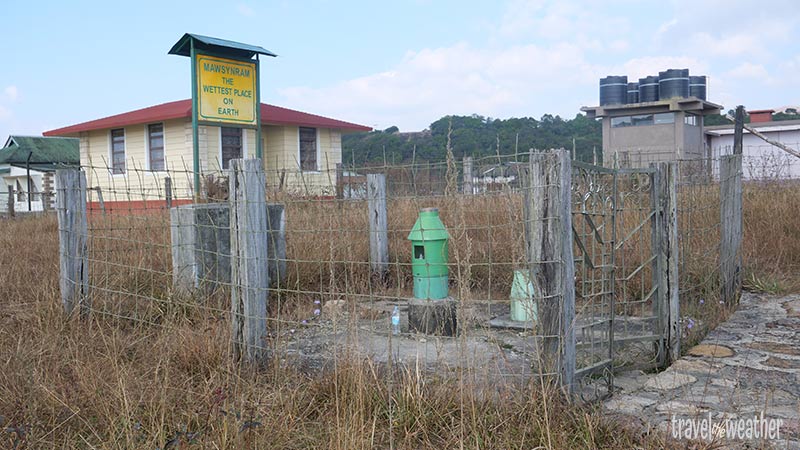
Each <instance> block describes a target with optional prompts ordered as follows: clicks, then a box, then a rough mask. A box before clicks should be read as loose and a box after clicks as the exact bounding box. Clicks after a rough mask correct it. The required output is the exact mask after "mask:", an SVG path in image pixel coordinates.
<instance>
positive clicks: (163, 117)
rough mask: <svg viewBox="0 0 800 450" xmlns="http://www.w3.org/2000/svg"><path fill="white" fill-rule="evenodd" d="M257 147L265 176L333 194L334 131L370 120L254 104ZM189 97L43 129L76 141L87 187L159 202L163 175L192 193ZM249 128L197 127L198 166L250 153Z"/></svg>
mask: <svg viewBox="0 0 800 450" xmlns="http://www.w3.org/2000/svg"><path fill="white" fill-rule="evenodd" d="M260 107H261V122H262V128H261V129H262V152H263V163H264V169H265V171H266V173H267V179H268V182H269V183H271V184H274V185H277V184H281V185H282V187H283V188H284V189H286V190H289V191H297V192H298V193H302V194H305V195H333V194H334V190H335V186H336V171H335V168H336V165H337V164H338V163H341V160H342V134H343V133H350V132H359V131H370V130H371V128H370V127H366V126H363V125H358V124H354V123H350V122H345V121H341V120H336V119H331V118H327V117H322V116H318V115H314V114H308V113H304V112H300V111H294V110H291V109H287V108H281V107H278V106H273V105H268V104H264V103H262V104H261V105H260ZM191 110H192V102H191V100H188V99H187V100H179V101H175V102H170V103H164V104H161V105H156V106H151V107H148V108H143V109H139V110H135V111H130V112H126V113H122V114H117V115H114V116H110V117H105V118H102V119H97V120H92V121H89V122H83V123H79V124H76V125H71V126H68V127H64V128H59V129H56V130H50V131H47V132H45V133H44V135H45V136H67V137H75V138H78V139H79V141H80V164H81V166H82V167H83V168H84V170H86V176H87V183H88V186H89V187H99V188H100V189H101V190H102V191H103V192H105V193H106V194H105V196H104V200H105V204H106V206H107V207H111V208H113V205H114V203H115V202H125V203H127V204H130V202H131V201H151V202H154V203H155V202H158V201H160V200H161V201H163V199H164V194H163V185H164V181H163V180H164V178H165V177H167V176H169V177H170V178H171V181H172V186H173V196H174V198H176V199H190V198H192V197H193V192H192V189H193V182H192V179H193V174H192V168H193V155H192V153H193V152H192V120H191ZM255 140H256V133H255V130H250V129H242V128H228V127H216V126H200V128H199V146H200V170H201V172H202V174H203V176H204V177H205V176H206V175H223V174H224V171H225V170H226V169H227V168H228V161H230V160H231V159H234V158H251V157H254V155H255V149H256V142H255Z"/></svg>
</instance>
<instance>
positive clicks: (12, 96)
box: [3, 85, 19, 102]
mask: <svg viewBox="0 0 800 450" xmlns="http://www.w3.org/2000/svg"><path fill="white" fill-rule="evenodd" d="M3 92H4V93H5V94H6V97H8V99H9V100H11V101H12V102H13V101H16V100H17V98H18V97H19V89H17V87H16V86H14V85H11V86H6V88H5V89H4V90H3Z"/></svg>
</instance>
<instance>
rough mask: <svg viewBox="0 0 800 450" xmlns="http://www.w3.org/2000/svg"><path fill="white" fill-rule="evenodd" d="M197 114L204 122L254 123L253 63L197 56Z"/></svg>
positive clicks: (254, 87) (254, 89) (254, 91)
mask: <svg viewBox="0 0 800 450" xmlns="http://www.w3.org/2000/svg"><path fill="white" fill-rule="evenodd" d="M197 91H198V112H199V114H198V116H197V119H198V120H200V121H205V122H217V123H228V124H238V125H252V126H256V125H257V123H256V117H257V115H256V107H257V106H258V101H257V99H256V64H255V62H245V61H237V60H235V59H227V58H218V57H216V56H209V55H197Z"/></svg>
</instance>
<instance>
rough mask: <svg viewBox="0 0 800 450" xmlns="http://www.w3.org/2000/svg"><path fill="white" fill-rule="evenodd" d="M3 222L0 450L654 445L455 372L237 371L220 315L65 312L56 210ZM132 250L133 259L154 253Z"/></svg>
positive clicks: (542, 398) (540, 398)
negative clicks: (84, 318) (482, 387)
mask: <svg viewBox="0 0 800 450" xmlns="http://www.w3.org/2000/svg"><path fill="white" fill-rule="evenodd" d="M0 228H1V229H2V232H1V233H0V248H3V251H4V252H5V253H4V256H5V258H6V260H13V262H14V263H13V265H10V266H7V269H6V270H4V271H2V272H0V285H2V286H3V287H4V296H3V301H2V303H1V304H0V324H2V325H1V326H0V359H1V360H2V362H3V363H2V366H0V367H1V368H0V417H2V418H1V419H0V420H2V422H3V428H2V432H0V446H2V447H4V448H15V447H16V448H65V449H71V448H74V449H78V448H227V449H234V448H298V449H299V448H340V449H345V448H347V449H352V448H388V447H389V446H390V445H393V446H394V447H395V448H454V447H459V446H464V447H470V448H533V447H537V446H546V447H548V448H631V447H634V446H643V447H647V448H659V447H661V445H662V442H661V441H660V440H658V437H653V436H650V437H642V436H641V435H640V434H639V433H638V432H637V431H636V430H628V429H626V428H624V427H621V424H620V423H617V422H615V421H613V420H611V419H608V418H604V417H603V416H602V415H601V414H599V413H598V412H597V411H595V410H594V409H592V408H588V407H579V406H574V405H568V404H566V403H564V402H563V401H561V400H560V396H559V395H558V394H557V393H554V392H549V391H548V390H547V389H544V388H542V387H541V386H537V385H535V384H534V385H530V386H526V387H523V388H510V387H509V388H497V389H495V390H493V391H492V395H486V393H485V392H484V393H483V394H480V393H478V392H476V391H473V389H472V388H471V387H470V386H467V385H464V384H463V382H462V383H459V381H458V380H452V379H449V380H445V379H427V380H423V379H422V378H420V377H418V376H417V375H415V374H414V373H413V372H408V371H402V370H400V371H395V372H394V376H392V377H389V376H387V372H386V370H385V369H384V368H383V367H375V366H374V365H371V364H369V363H363V362H362V363H357V362H352V361H344V360H343V361H340V364H338V365H337V366H336V368H335V369H332V370H331V371H330V372H328V373H325V374H316V375H304V374H301V373H298V372H294V371H292V370H290V369H286V368H280V369H278V368H273V369H271V370H261V371H255V370H250V369H246V368H242V367H241V366H238V365H236V364H233V363H232V362H231V358H230V357H229V346H228V342H229V331H228V326H227V323H226V320H225V319H224V318H220V317H215V316H214V315H211V314H206V313H204V312H203V310H200V309H194V310H189V311H185V312H184V313H183V314H172V315H167V314H162V315H161V316H160V317H150V321H149V322H148V323H145V322H136V321H132V320H129V319H120V318H116V317H113V316H108V315H103V314H94V315H93V316H92V318H91V319H90V320H89V321H88V322H81V321H77V320H65V318H64V317H63V316H62V313H61V308H60V306H59V303H58V299H59V294H58V283H57V237H56V224H55V221H54V220H53V218H52V217H48V218H28V219H17V220H14V221H2V222H0ZM129 237H130V235H129ZM129 255H130V256H129V257H130V259H129V260H128V263H133V262H136V261H139V262H146V261H148V259H147V258H149V257H150V256H149V255H145V254H143V253H136V252H129ZM135 272H136V271H135V270H132V271H131V273H135ZM139 282H141V280H140V281H137V282H136V283H139ZM390 380H391V381H390Z"/></svg>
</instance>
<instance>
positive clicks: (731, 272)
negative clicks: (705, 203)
mask: <svg viewBox="0 0 800 450" xmlns="http://www.w3.org/2000/svg"><path fill="white" fill-rule="evenodd" d="M719 196H720V228H721V236H720V237H721V243H720V244H721V245H720V254H719V265H720V271H719V272H720V286H721V292H720V295H721V297H720V300H722V301H723V302H725V304H726V305H730V304H733V302H736V301H738V300H739V291H740V290H741V286H742V261H741V246H742V155H741V154H734V155H728V156H723V157H722V158H721V159H720V171H719Z"/></svg>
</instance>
